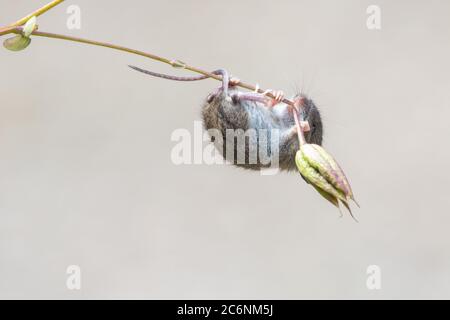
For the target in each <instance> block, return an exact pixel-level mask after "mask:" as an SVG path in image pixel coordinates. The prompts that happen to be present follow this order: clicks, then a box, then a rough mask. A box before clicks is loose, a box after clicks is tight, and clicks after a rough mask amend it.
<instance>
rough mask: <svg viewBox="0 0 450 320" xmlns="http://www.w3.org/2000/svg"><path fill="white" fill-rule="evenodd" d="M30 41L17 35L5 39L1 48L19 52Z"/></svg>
mask: <svg viewBox="0 0 450 320" xmlns="http://www.w3.org/2000/svg"><path fill="white" fill-rule="evenodd" d="M30 42H31V39H30V38H28V37H25V36H23V35H21V34H18V35H16V36H14V37H12V38H9V39H6V40H5V41H4V42H3V46H4V47H5V48H6V49H8V50H11V51H21V50H23V49H25V48H26V47H28V46H29V45H30Z"/></svg>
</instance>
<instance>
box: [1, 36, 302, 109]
mask: <svg viewBox="0 0 450 320" xmlns="http://www.w3.org/2000/svg"><path fill="white" fill-rule="evenodd" d="M13 32H14V33H20V32H21V29H20V28H16V29H14V31H13ZM0 34H1V33H0ZM32 34H33V35H34V36H38V37H45V38H52V39H60V40H67V41H72V42H78V43H84V44H89V45H94V46H99V47H104V48H110V49H114V50H119V51H123V52H127V53H131V54H136V55H139V56H142V57H146V58H149V59H153V60H156V61H159V62H163V63H166V64H169V65H171V66H173V67H180V68H182V69H186V70H189V71H192V72H196V73H199V74H202V75H205V76H208V77H209V78H213V79H216V80H218V81H222V76H220V75H215V74H213V73H211V72H208V71H205V70H202V69H199V68H196V67H193V66H190V65H187V64H185V63H182V62H180V61H178V60H171V59H167V58H163V57H160V56H157V55H155V54H152V53H147V52H144V51H140V50H135V49H130V48H127V47H124V46H119V45H115V44H112V43H107V42H101V41H95V40H89V39H84V38H78V37H72V36H67V35H62V34H57V33H49V32H42V31H34V32H33V33H32ZM236 86H238V87H241V88H245V89H248V90H252V91H255V92H259V93H262V94H265V95H267V96H268V97H271V98H275V96H274V95H273V94H272V93H270V92H266V91H265V90H263V89H259V88H258V90H257V88H256V87H255V86H253V85H251V84H248V83H245V82H242V81H240V82H239V83H238V84H236ZM282 102H284V103H286V104H289V105H292V106H293V105H294V103H293V102H292V101H290V100H289V99H283V100H282Z"/></svg>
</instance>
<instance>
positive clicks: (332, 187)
mask: <svg viewBox="0 0 450 320" xmlns="http://www.w3.org/2000/svg"><path fill="white" fill-rule="evenodd" d="M295 162H296V164H297V167H298V170H299V171H300V173H301V175H302V176H303V177H304V178H305V180H306V181H308V182H309V183H310V184H311V185H312V186H313V187H314V188H315V189H316V190H317V191H318V192H319V193H320V194H321V195H322V196H323V197H324V198H325V199H327V200H328V201H330V202H331V203H332V204H333V205H335V206H336V207H338V208H339V202H341V203H342V204H343V205H344V206H345V207H346V208H347V209H348V211H349V212H350V214H351V213H352V212H351V210H350V207H349V205H348V201H349V200H353V201H355V198H354V195H353V192H352V189H351V187H350V184H349V183H348V180H347V178H346V176H345V174H344V172H343V171H342V169H341V167H340V166H339V165H338V164H337V162H336V161H335V160H334V159H333V157H332V156H331V155H330V154H329V153H327V152H326V151H325V149H323V148H322V147H321V146H319V145H315V144H303V145H302V146H301V147H300V150H298V151H297V154H296V155H295ZM355 203H356V201H355ZM356 204H357V203H356Z"/></svg>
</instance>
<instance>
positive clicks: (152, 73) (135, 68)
mask: <svg viewBox="0 0 450 320" xmlns="http://www.w3.org/2000/svg"><path fill="white" fill-rule="evenodd" d="M129 67H130V68H131V69H133V70H136V71H139V72H142V73H145V74H148V75H150V76H153V77H157V78H162V79H167V80H173V81H198V80H204V79H207V78H209V77H208V76H194V77H178V76H172V75H168V74H164V73H157V72H153V71H149V70H145V69H141V68H138V67H135V66H130V65H129Z"/></svg>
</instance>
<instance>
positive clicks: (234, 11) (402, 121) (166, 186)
mask: <svg viewBox="0 0 450 320" xmlns="http://www.w3.org/2000/svg"><path fill="white" fill-rule="evenodd" d="M46 2H48V1H29V0H27V1H25V0H20V1H18V0H17V1H6V0H0V3H1V10H0V11H1V13H0V24H1V25H6V24H8V23H10V22H13V21H15V20H17V19H18V18H20V17H22V16H24V15H25V14H28V13H29V12H31V11H33V10H34V9H36V8H38V7H39V6H41V5H43V4H45V3H46ZM70 5H77V6H79V8H80V9H81V29H79V30H77V29H75V30H69V29H68V27H67V20H68V19H69V17H70V15H69V14H67V12H66V10H67V8H68V7H69V6H70ZM370 5H377V6H379V8H380V9H381V29H380V30H370V29H368V27H367V25H366V21H367V19H368V17H369V16H370V15H369V14H368V13H367V12H366V9H367V8H368V6H370ZM449 12H450V2H448V1H445V0H441V1H439V0H433V1H424V0H421V1H418V0H415V1H406V0H398V1H387V0H384V1H382V0H377V1H375V2H374V1H364V0H363V1H361V0H345V1H339V2H337V1H333V0H320V1H317V0H316V1H313V0H302V1H300V0H289V1H288V0H285V1H261V0H259V1H256V0H248V1H237V0H228V1H206V0H202V1H200V0H189V1H182V0H178V1H175V0H171V1H164V2H161V1H143V0H142V1H128V2H127V3H126V5H125V3H120V2H118V1H107V0H98V1H95V2H93V1H87V0H78V1H66V2H64V3H63V4H61V5H60V6H58V7H56V8H54V9H53V10H51V11H50V12H48V13H47V14H45V15H44V16H42V17H40V18H39V19H38V23H39V26H40V30H41V31H50V32H57V33H63V34H69V35H73V36H79V37H86V38H90V39H96V40H103V41H110V42H113V43H116V44H121V45H125V46H128V47H131V48H136V49H141V50H144V51H148V52H152V53H155V54H158V55H161V56H165V57H168V58H177V59H180V60H183V61H186V62H188V63H189V64H191V65H194V66H198V67H200V68H204V69H206V70H213V69H216V68H219V67H221V68H226V69H228V70H229V71H230V72H231V73H232V74H233V75H235V76H236V77H238V78H240V79H242V80H244V81H246V82H250V83H258V84H260V85H261V87H263V88H272V89H282V90H284V91H285V92H286V94H287V95H291V94H293V93H295V91H296V90H303V91H304V92H306V93H307V94H308V95H309V96H310V97H311V98H313V99H314V100H315V101H316V103H317V105H318V106H319V107H320V109H321V111H322V114H323V119H324V123H325V130H326V131H325V140H324V145H325V147H326V148H327V150H328V151H329V152H330V153H332V154H333V155H334V156H335V157H336V159H338V161H339V162H340V164H341V165H342V166H343V168H344V169H345V171H346V173H347V176H348V177H349V179H350V181H351V182H352V186H353V189H354V191H355V194H356V196H357V198H358V200H359V202H360V204H361V209H356V208H355V210H354V213H355V215H356V217H357V218H358V220H359V223H356V222H354V221H353V220H352V219H351V217H350V216H348V215H344V217H343V218H340V217H339V212H338V211H337V210H336V209H335V208H334V207H333V206H331V205H330V204H329V203H327V202H326V201H325V200H323V199H322V198H321V197H320V196H319V195H318V194H317V193H316V192H315V191H314V190H313V189H312V188H311V187H310V186H308V185H306V184H305V183H304V182H303V180H302V179H301V178H300V177H299V176H298V175H297V174H278V175H274V176H261V175H260V174H258V173H252V172H246V171H242V170H240V169H237V168H233V167H230V166H219V165H206V164H203V165H178V166H177V165H175V164H173V163H172V161H171V150H172V148H173V147H174V146H175V145H176V142H173V141H171V134H172V132H173V131H174V130H176V129H178V128H186V129H188V130H189V131H190V132H193V128H194V121H198V120H200V107H201V104H202V101H203V99H204V98H205V97H206V95H207V94H208V92H210V91H212V90H213V89H214V88H216V87H217V86H218V85H219V83H218V82H217V81H213V80H205V81H201V82H197V83H178V82H171V81H167V80H162V79H156V78H151V77H148V76H144V75H142V74H139V73H137V72H134V71H131V70H130V69H128V68H127V65H128V64H134V65H138V66H141V67H144V68H148V69H150V70H154V71H159V72H164V73H172V74H180V75H191V74H190V73H188V72H183V71H178V70H174V69H172V68H170V67H169V66H166V65H163V64H160V63H156V62H154V61H152V60H147V59H144V58H141V57H137V56H132V55H128V54H124V53H121V52H115V51H112V50H107V49H104V48H97V47H90V46H86V45H80V44H76V43H70V42H65V41H59V40H53V39H45V38H34V39H33V41H32V44H31V46H30V47H29V48H28V49H27V50H25V51H22V52H18V53H13V52H9V51H6V50H0V68H1V70H2V76H1V77H0V84H1V85H0V94H1V98H0V298H7V299H9V298H27V299H28V298H43V299H47V298H61V299H80V298H88V299H91V298H105V299H111V298H125V299H131V298H136V299H228V298H230V299H313V298H323V299H350V298H356V299H399V298H406V299H419V298H437V299H443V298H447V299H448V298H450V236H449V233H448V229H449V224H450V215H449V205H450V197H449V195H448V188H449V178H450V174H449V168H448V165H449V163H450V151H449V148H448V141H447V139H448V137H449V134H450V129H449V124H448V119H449V116H450V77H449V71H450V61H449V56H450V42H449V41H448V40H449V37H450V21H449V19H448V13H449ZM5 38H6V37H2V41H3V40H4V39H5ZM295 198H297V199H298V200H297V201H295ZM69 265H77V266H79V267H80V268H81V290H69V289H68V288H67V286H66V280H67V278H68V275H67V274H66V269H67V267H68V266H69ZM370 265H376V266H379V268H380V270H381V289H379V290H369V288H368V287H367V285H366V281H367V279H368V274H367V268H368V266H370Z"/></svg>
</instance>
